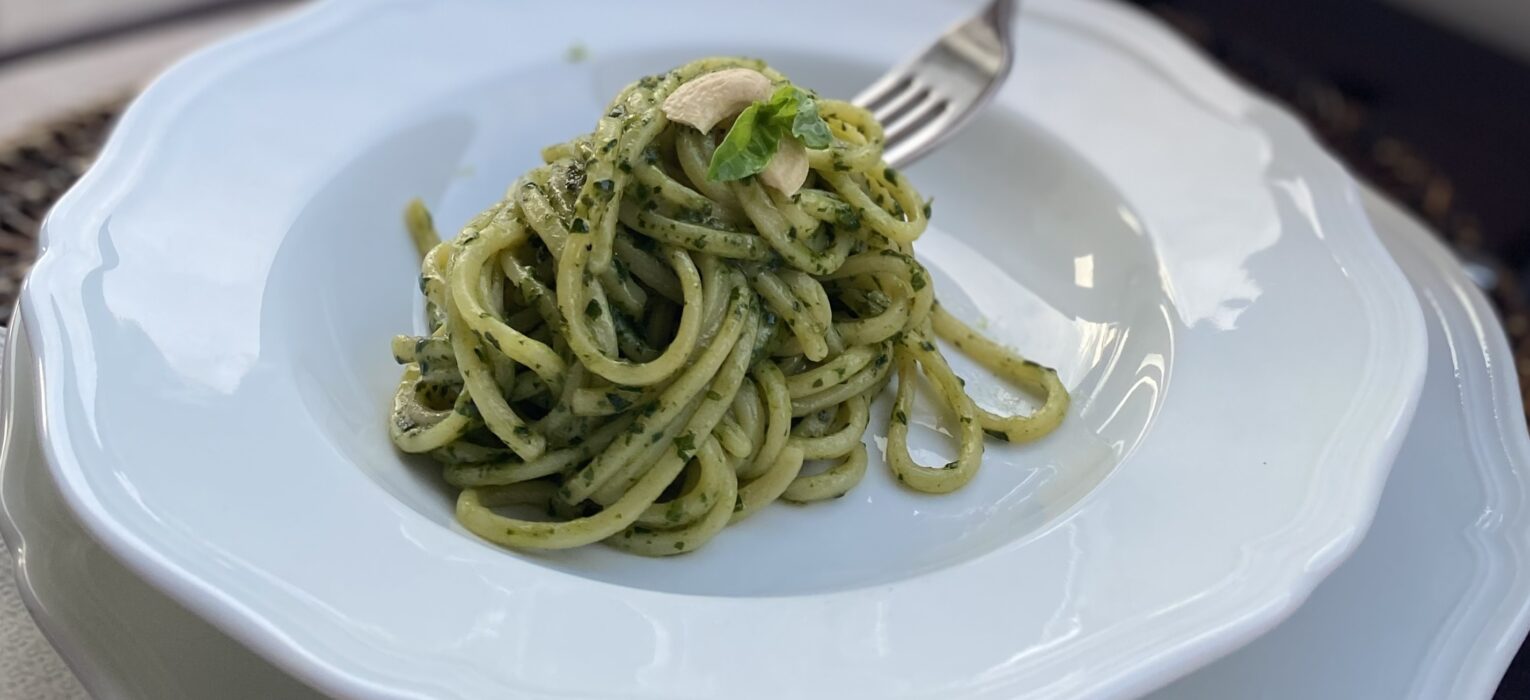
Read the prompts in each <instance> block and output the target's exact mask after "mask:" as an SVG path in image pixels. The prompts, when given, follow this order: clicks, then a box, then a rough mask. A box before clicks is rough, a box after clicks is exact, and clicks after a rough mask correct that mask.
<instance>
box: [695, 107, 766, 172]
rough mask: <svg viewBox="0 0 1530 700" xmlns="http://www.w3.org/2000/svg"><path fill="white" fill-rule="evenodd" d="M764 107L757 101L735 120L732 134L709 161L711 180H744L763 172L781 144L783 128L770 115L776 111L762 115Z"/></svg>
mask: <svg viewBox="0 0 1530 700" xmlns="http://www.w3.org/2000/svg"><path fill="white" fill-rule="evenodd" d="M761 111H762V105H761V103H759V102H756V103H754V104H752V105H749V106H748V107H747V108H745V109H744V111H743V112H742V113H740V114H739V115H738V119H735V120H734V121H733V127H732V128H730V129H728V135H727V136H724V137H723V142H722V143H721V144H718V146H717V150H716V151H714V152H713V153H712V162H711V163H710V164H708V165H707V179H708V180H715V181H717V182H728V181H730V180H742V179H744V178H746V177H749V176H750V175H757V174H759V173H760V171H762V170H764V169H765V166H766V164H768V163H770V159H771V158H772V157H774V156H775V155H776V148H777V147H778V146H779V145H780V140H781V129H780V127H778V126H777V125H775V124H774V123H772V121H771V120H770V119H769V117H771V116H774V115H773V114H769V113H767V114H765V115H764V116H765V117H767V118H765V119H761V116H762V115H761Z"/></svg>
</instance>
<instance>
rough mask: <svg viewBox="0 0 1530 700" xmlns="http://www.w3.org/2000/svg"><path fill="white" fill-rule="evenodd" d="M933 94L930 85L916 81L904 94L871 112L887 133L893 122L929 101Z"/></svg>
mask: <svg viewBox="0 0 1530 700" xmlns="http://www.w3.org/2000/svg"><path fill="white" fill-rule="evenodd" d="M931 95H932V93H931V92H930V88H929V87H927V86H924V85H920V84H919V83H918V82H917V81H915V82H914V83H913V86H912V87H910V88H909V89H907V90H904V91H903V94H901V95H898V96H897V97H896V98H894V99H892V100H890V101H888V102H886V103H885V104H884V105H883V106H882V107H880V108H877V109H873V110H872V111H871V114H872V116H874V117H876V118H877V121H879V122H881V123H882V129H883V131H884V133H885V132H886V131H890V130H891V129H892V125H893V123H895V122H897V121H898V120H899V119H902V118H903V117H904V116H906V115H907V114H909V113H910V112H913V111H914V110H915V109H917V108H919V107H920V106H922V105H923V104H924V103H926V102H928V101H929V98H930V96H931Z"/></svg>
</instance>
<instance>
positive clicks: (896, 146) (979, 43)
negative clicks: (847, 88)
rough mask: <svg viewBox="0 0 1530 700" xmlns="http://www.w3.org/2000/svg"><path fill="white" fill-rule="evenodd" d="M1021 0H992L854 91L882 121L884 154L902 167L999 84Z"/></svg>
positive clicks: (1007, 64) (969, 115)
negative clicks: (970, 16) (879, 76)
mask: <svg viewBox="0 0 1530 700" xmlns="http://www.w3.org/2000/svg"><path fill="white" fill-rule="evenodd" d="M1016 4H1017V0H991V1H990V2H989V3H988V4H987V5H986V6H985V7H984V9H983V10H982V11H981V12H980V13H978V15H977V16H975V17H972V18H970V19H968V20H967V21H965V22H961V23H959V24H957V25H955V26H953V27H951V28H950V29H948V30H947V31H946V33H945V34H943V35H941V37H940V39H939V40H938V41H936V42H935V44H934V45H932V46H930V47H929V48H927V49H926V50H925V51H924V52H923V53H921V54H919V55H918V56H916V57H915V58H914V59H913V60H911V61H909V62H907V63H904V64H902V65H901V66H899V67H897V68H895V69H894V70H892V71H891V72H890V73H888V74H887V75H884V76H883V77H882V78H880V79H878V80H877V81H876V82H874V83H872V84H871V87H869V88H867V89H866V90H864V91H862V92H861V93H860V94H859V95H856V97H855V99H854V100H853V102H854V103H855V104H857V105H859V106H861V107H863V108H865V109H867V110H869V111H870V112H871V113H872V116H873V117H875V118H876V119H877V121H879V122H881V123H882V127H883V134H884V140H883V146H884V157H885V158H886V159H887V161H888V162H889V163H893V164H895V165H897V166H898V167H902V166H904V165H907V164H908V163H909V162H912V161H913V160H916V159H918V158H919V157H920V156H922V155H924V154H925V153H927V152H929V151H930V150H931V149H932V148H934V147H935V146H937V145H938V144H939V143H940V142H942V141H944V140H945V139H946V138H947V137H949V136H950V135H951V134H952V133H954V132H956V131H957V130H959V129H961V128H962V127H963V126H964V125H965V124H966V123H967V121H968V120H970V119H971V118H972V117H973V116H974V115H975V114H976V113H977V111H978V110H979V109H980V108H981V107H982V106H983V104H984V103H986V102H987V101H988V99H989V97H990V96H992V94H993V93H994V92H995V91H996V90H997V88H998V86H999V84H1000V83H1001V82H1002V81H1003V80H1004V78H1005V77H1006V76H1007V75H1008V74H1009V69H1010V65H1011V63H1012V61H1013V59H1014V50H1013V48H1012V46H1011V42H1012V41H1013V34H1012V26H1011V25H1012V23H1013V20H1014V12H1015V5H1016Z"/></svg>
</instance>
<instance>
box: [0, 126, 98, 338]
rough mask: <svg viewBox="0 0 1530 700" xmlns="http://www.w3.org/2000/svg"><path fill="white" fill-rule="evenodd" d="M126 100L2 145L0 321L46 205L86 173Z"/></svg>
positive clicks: (28, 261) (17, 287)
mask: <svg viewBox="0 0 1530 700" xmlns="http://www.w3.org/2000/svg"><path fill="white" fill-rule="evenodd" d="M126 102H127V100H126V99H122V100H112V101H110V102H107V103H104V104H101V105H97V106H95V107H93V108H91V109H87V110H82V111H80V112H77V113H75V114H72V115H69V116H68V117H65V118H63V119H59V120H57V121H55V122H53V123H51V124H48V125H47V126H46V127H44V128H39V129H37V130H35V131H34V132H31V133H28V134H24V135H23V136H21V137H20V138H18V139H16V140H13V141H10V142H7V143H6V144H3V145H0V324H7V323H9V322H10V319H11V308H12V307H13V306H14V305H15V302H16V294H17V293H18V292H20V291H21V281H22V279H23V278H25V277H26V274H27V271H28V270H30V269H32V261H33V260H36V259H37V230H38V228H39V227H41V226H42V219H43V216H44V215H45V214H47V212H48V208H49V207H52V206H53V203H54V202H56V201H58V198H59V197H61V196H63V194H64V192H65V191H66V190H68V189H69V187H70V185H73V184H74V181H75V180H78V179H79V177H80V175H82V174H84V172H85V168H87V167H89V165H90V162H91V159H92V158H94V157H95V154H96V151H97V150H99V149H100V148H101V142H102V141H103V140H105V138H106V134H107V131H108V128H109V127H110V126H111V123H112V120H113V119H115V118H116V116H117V115H118V114H119V113H121V111H122V108H123V106H124V105H125V104H126Z"/></svg>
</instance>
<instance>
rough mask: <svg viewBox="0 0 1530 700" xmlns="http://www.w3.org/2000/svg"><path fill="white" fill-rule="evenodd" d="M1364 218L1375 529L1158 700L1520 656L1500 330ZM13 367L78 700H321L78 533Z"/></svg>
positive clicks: (44, 589) (1521, 625)
mask: <svg viewBox="0 0 1530 700" xmlns="http://www.w3.org/2000/svg"><path fill="white" fill-rule="evenodd" d="M1366 205H1367V209H1368V210H1369V212H1370V214H1371V217H1372V218H1373V220H1374V223H1375V225H1376V228H1377V229H1378V231H1379V232H1380V234H1381V235H1382V238H1383V240H1384V241H1385V242H1386V244H1387V247H1388V248H1389V249H1390V250H1391V251H1392V253H1393V254H1394V256H1396V258H1397V261H1398V262H1399V263H1400V264H1401V266H1402V267H1403V269H1404V270H1405V271H1406V272H1407V274H1408V277H1409V279H1410V280H1411V281H1412V283H1413V284H1414V286H1415V289H1416V291H1417V294H1418V297H1419V301H1420V302H1421V304H1422V305H1423V306H1424V308H1425V312H1426V313H1425V315H1426V317H1427V321H1428V325H1429V340H1430V349H1431V352H1430V358H1429V372H1428V379H1427V383H1426V386H1425V389H1424V395H1423V400H1422V403H1421V404H1420V407H1419V411H1418V415H1417V418H1416V419H1415V420H1414V423H1413V427H1412V429H1411V431H1410V433H1409V435H1408V438H1407V441H1406V443H1405V444H1404V446H1403V451H1402V453H1401V455H1400V456H1399V457H1398V460H1397V463H1396V466H1395V467H1394V468H1393V472H1392V478H1391V481H1390V482H1389V483H1388V485H1387V488H1386V492H1385V495H1384V496H1383V501H1382V504H1381V507H1380V510H1379V512H1378V514H1377V518H1376V521H1375V524H1374V526H1373V527H1372V529H1371V532H1370V534H1369V536H1368V537H1367V538H1366V540H1365V541H1364V543H1363V544H1362V545H1361V546H1360V548H1359V550H1358V551H1357V552H1356V553H1355V554H1354V556H1353V557H1352V558H1351V559H1350V560H1349V561H1348V562H1346V563H1345V564H1344V565H1343V566H1341V567H1340V568H1339V569H1338V570H1337V572H1336V573H1334V574H1333V575H1332V576H1331V577H1330V578H1329V579H1328V580H1326V581H1325V582H1324V583H1323V584H1322V585H1321V586H1320V587H1319V588H1318V589H1317V591H1316V592H1315V593H1314V594H1313V595H1312V597H1311V599H1310V600H1309V601H1308V602H1307V603H1306V604H1305V605H1304V606H1303V607H1302V608H1301V609H1300V610H1299V611H1298V612H1297V613H1296V615H1295V616H1293V617H1292V618H1290V619H1289V620H1287V621H1286V622H1285V623H1283V624H1282V625H1280V626H1279V627H1277V628H1276V629H1275V630H1274V631H1272V632H1270V633H1269V634H1267V635H1265V636H1264V637H1262V638H1260V639H1259V640H1257V641H1255V642H1254V643H1253V644H1251V645H1249V646H1248V647H1246V648H1244V649H1243V650H1241V651H1238V652H1236V653H1234V654H1233V655H1232V656H1230V657H1228V658H1226V659H1223V660H1222V661H1220V662H1217V663H1216V664H1214V665H1212V666H1210V667H1208V668H1205V669H1203V670H1201V671H1199V672H1197V673H1195V674H1193V675H1191V676H1189V677H1187V678H1185V679H1183V680H1181V681H1179V682H1177V683H1176V684H1174V685H1172V686H1170V687H1168V688H1166V689H1164V690H1163V691H1160V692H1159V694H1158V695H1156V696H1155V697H1157V698H1203V697H1204V698H1223V697H1243V698H1248V697H1281V698H1285V697H1307V698H1325V697H1326V698H1337V697H1343V698H1363V697H1374V698H1400V697H1420V698H1424V697H1452V698H1470V697H1488V696H1490V695H1491V694H1492V692H1493V689H1494V688H1495V687H1496V684H1497V682H1498V679H1499V678H1500V677H1501V675H1502V673H1503V671H1504V669H1505V667H1506V666H1507V664H1508V662H1509V660H1510V659H1511V658H1512V656H1513V654H1514V652H1515V650H1516V649H1517V648H1518V646H1519V644H1520V643H1521V642H1522V641H1523V639H1524V636H1525V630H1526V627H1527V622H1530V620H1527V612H1530V580H1527V576H1526V571H1525V567H1524V551H1523V550H1524V545H1523V544H1522V543H1523V542H1525V541H1527V540H1526V538H1525V535H1526V534H1527V533H1530V525H1527V523H1526V509H1525V502H1526V490H1527V486H1526V482H1525V478H1524V470H1525V469H1526V468H1527V466H1530V437H1527V435H1526V432H1525V427H1524V426H1525V419H1524V414H1523V412H1522V410H1521V408H1520V407H1519V404H1518V398H1517V397H1518V392H1517V391H1516V384H1515V378H1514V376H1513V374H1512V373H1511V371H1510V370H1509V368H1510V367H1512V362H1510V357H1511V355H1510V353H1509V350H1508V347H1507V345H1506V344H1505V342H1504V340H1503V333H1502V330H1501V328H1500V327H1499V325H1498V322H1497V321H1496V320H1495V319H1494V317H1493V315H1492V312H1491V310H1490V308H1489V307H1488V306H1487V302H1486V301H1485V299H1483V297H1482V295H1481V294H1480V293H1478V292H1477V290H1476V289H1475V288H1473V287H1472V286H1471V283H1470V282H1469V280H1468V279H1467V278H1466V276H1465V274H1464V273H1463V271H1462V270H1461V269H1460V267H1459V266H1458V265H1457V264H1456V263H1455V261H1454V260H1453V259H1451V257H1450V256H1449V254H1448V253H1447V252H1446V251H1445V250H1444V249H1443V248H1442V247H1441V246H1440V245H1439V244H1438V243H1436V242H1435V241H1434V240H1433V239H1432V237H1431V236H1430V234H1429V233H1428V232H1427V231H1425V230H1424V229H1422V228H1421V227H1420V226H1419V225H1418V224H1416V223H1414V222H1413V221H1411V220H1410V219H1408V218H1407V217H1406V216H1405V215H1403V214H1402V213H1401V212H1400V211H1399V210H1398V209H1397V208H1396V207H1395V206H1393V205H1391V204H1389V203H1387V202H1384V201H1382V200H1381V199H1380V198H1378V197H1376V196H1374V195H1368V196H1367V198H1366ZM12 338H16V335H15V334H13V335H12ZM14 350H15V351H16V352H13V353H12V354H11V355H9V356H8V357H7V362H6V368H5V388H6V392H5V394H6V395H5V397H4V398H5V406H6V408H7V409H8V411H7V413H8V419H7V420H6V423H5V429H6V444H5V448H4V452H3V454H0V470H3V471H0V510H3V514H4V516H5V517H4V518H3V522H0V525H3V527H4V535H5V539H6V541H7V543H8V544H9V545H10V547H11V549H12V552H13V554H14V555H15V558H16V575H17V579H18V583H19V584H20V587H21V590H22V595H23V598H24V599H25V600H26V601H27V604H28V605H29V607H30V608H31V610H32V613H33V615H34V616H35V617H36V618H37V620H38V623H39V625H40V626H41V627H42V628H43V629H44V630H45V632H46V633H47V635H48V637H49V639H50V640H51V641H52V642H53V643H54V644H55V645H56V646H57V647H58V648H59V649H60V650H61V652H62V653H63V655H64V657H65V659H66V660H67V661H68V663H69V665H70V666H71V667H72V668H73V669H74V670H75V671H76V673H77V674H79V676H80V677H81V679H82V681H83V682H84V684H85V686H86V687H87V688H88V689H89V690H90V691H91V692H92V694H94V695H96V696H98V697H110V698H116V697H123V698H178V697H213V696H216V697H221V698H239V697H248V698H272V697H281V698H301V697H308V696H313V697H317V694H316V693H313V691H309V690H307V689H306V688H303V687H302V686H300V685H299V684H298V683H297V682H296V681H294V680H292V679H291V678H289V677H287V676H285V675H283V674H282V673H280V672H279V671H277V670H276V669H275V668H273V667H272V666H270V665H269V664H267V663H266V662H265V661H263V660H261V659H260V658H259V657H257V656H255V655H254V654H252V653H250V652H248V651H247V650H245V649H244V648H243V647H241V646H240V645H239V644H238V643H237V642H234V641H233V640H231V639H229V638H228V637H227V636H225V635H223V634H222V633H220V632H218V631H217V630H215V629H214V628H213V627H211V626H210V625H208V624H206V623H205V622H203V621H202V620H200V619H199V618H197V617H195V616H194V615H192V614H191V613H189V612H187V611H186V610H185V609H184V608H182V607H181V606H179V605H178V604H176V603H174V602H173V601H171V600H170V599H168V598H166V597H165V596H163V595H162V594H160V593H158V592H157V591H156V590H155V589H153V588H151V587H150V586H149V585H148V584H146V583H144V582H143V581H142V580H140V579H138V578H137V577H136V576H134V575H133V574H131V573H129V572H128V571H127V570H126V569H124V568H123V567H122V566H121V565H120V564H118V563H117V562H116V561H115V560H114V559H113V558H112V557H111V556H110V555H108V554H107V553H106V552H104V551H103V550H102V549H101V548H100V547H99V546H97V545H96V544H95V543H94V542H93V541H92V540H90V538H89V537H88V536H87V535H86V534H85V533H84V531H83V530H82V529H81V527H80V525H79V523H78V522H77V521H75V520H74V519H73V518H72V517H71V516H69V515H68V510H67V509H66V508H65V507H64V506H63V504H62V503H61V502H60V500H59V495H58V492H57V490H56V488H55V487H54V485H53V483H52V481H51V479H50V478H49V477H48V474H47V472H46V469H45V467H44V465H43V464H42V463H41V462H40V457H39V455H38V452H37V445H36V437H35V436H36V426H35V422H34V421H35V413H34V409H35V404H34V402H35V400H36V396H35V393H34V390H35V386H34V383H33V382H34V377H33V371H34V368H33V363H34V359H33V358H32V357H31V355H30V351H29V348H28V347H27V346H26V343H25V341H24V340H23V341H20V342H19V343H18V344H16V345H15V346H14ZM18 398H19V399H21V400H20V401H17V399H18Z"/></svg>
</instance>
